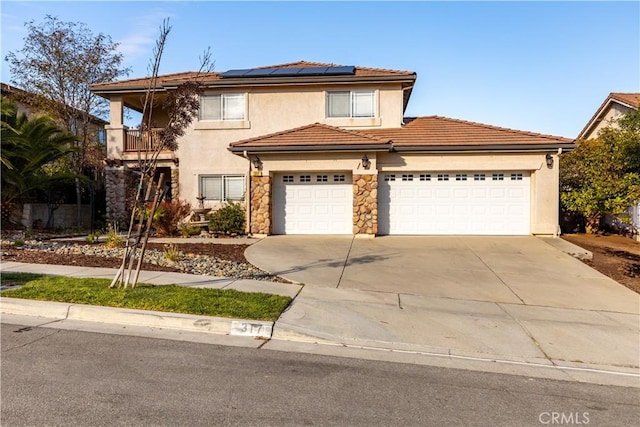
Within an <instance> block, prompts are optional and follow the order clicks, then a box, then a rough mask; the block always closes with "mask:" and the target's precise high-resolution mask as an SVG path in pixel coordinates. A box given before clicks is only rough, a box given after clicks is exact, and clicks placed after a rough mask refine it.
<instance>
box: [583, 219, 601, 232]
mask: <svg viewBox="0 0 640 427" xmlns="http://www.w3.org/2000/svg"><path fill="white" fill-rule="evenodd" d="M584 228H585V231H586V232H587V234H595V233H597V232H598V230H600V215H592V216H590V217H588V218H585V224H584Z"/></svg>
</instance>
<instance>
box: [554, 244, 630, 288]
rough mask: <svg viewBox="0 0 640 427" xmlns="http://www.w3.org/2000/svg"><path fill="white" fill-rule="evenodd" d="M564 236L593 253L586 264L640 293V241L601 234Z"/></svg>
mask: <svg viewBox="0 0 640 427" xmlns="http://www.w3.org/2000/svg"><path fill="white" fill-rule="evenodd" d="M562 238H563V239H565V240H567V241H569V242H571V243H574V244H576V245H578V246H580V247H582V248H584V249H586V250H588V251H591V252H592V253H593V259H592V260H584V263H585V264H587V265H589V266H590V267H592V268H595V269H596V270H598V271H599V272H600V273H602V274H604V275H606V276H609V277H611V278H612V279H613V280H615V281H616V282H618V283H621V284H623V285H624V286H626V287H627V288H629V289H631V290H633V291H635V292H637V293H640V242H638V241H635V240H633V239H631V238H629V237H622V236H609V235H601V234H571V235H565V236H562Z"/></svg>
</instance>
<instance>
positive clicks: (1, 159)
mask: <svg viewBox="0 0 640 427" xmlns="http://www.w3.org/2000/svg"><path fill="white" fill-rule="evenodd" d="M1 107H2V108H1V119H0V125H1V128H0V148H1V149H0V166H1V168H2V170H1V172H2V198H1V200H2V204H3V205H4V204H6V203H11V202H12V201H15V200H16V199H18V198H22V197H28V196H31V195H33V194H34V193H35V191H36V190H45V191H46V189H47V188H49V189H50V188H51V186H55V185H56V184H58V183H63V182H66V181H68V180H69V179H73V178H75V177H76V175H75V174H73V173H71V172H69V169H68V168H66V167H64V161H65V160H67V159H68V158H69V156H70V155H71V153H73V152H75V151H76V150H77V149H76V148H74V147H73V142H74V141H75V137H74V136H73V135H70V134H68V133H66V132H64V131H63V130H62V129H61V128H60V127H58V125H57V124H56V123H55V122H54V121H53V120H52V119H50V118H48V117H45V116H40V117H33V118H30V117H29V116H27V115H26V114H24V113H19V112H18V107H17V105H16V104H15V103H14V102H12V101H10V100H7V99H3V100H2V103H1Z"/></svg>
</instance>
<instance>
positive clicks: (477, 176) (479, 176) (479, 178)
mask: <svg viewBox="0 0 640 427" xmlns="http://www.w3.org/2000/svg"><path fill="white" fill-rule="evenodd" d="M484 178H485V176H484V174H483V173H474V174H473V180H474V181H484Z"/></svg>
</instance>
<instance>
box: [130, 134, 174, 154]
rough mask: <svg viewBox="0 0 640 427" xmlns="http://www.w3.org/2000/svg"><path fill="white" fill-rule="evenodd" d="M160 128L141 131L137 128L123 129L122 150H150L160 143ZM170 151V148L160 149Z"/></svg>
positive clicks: (153, 149) (154, 149)
mask: <svg viewBox="0 0 640 427" xmlns="http://www.w3.org/2000/svg"><path fill="white" fill-rule="evenodd" d="M161 130H162V129H152V130H151V131H148V132H142V131H141V130H139V129H124V152H125V153H130V152H138V151H141V152H152V151H156V148H157V147H158V146H159V144H160V131H161ZM162 151H170V150H162Z"/></svg>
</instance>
